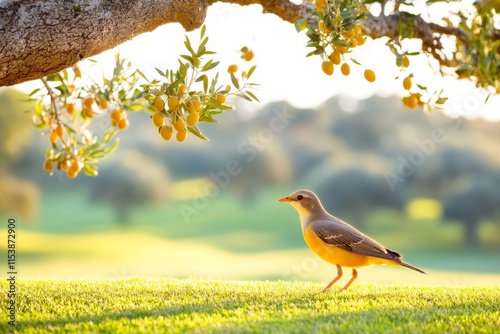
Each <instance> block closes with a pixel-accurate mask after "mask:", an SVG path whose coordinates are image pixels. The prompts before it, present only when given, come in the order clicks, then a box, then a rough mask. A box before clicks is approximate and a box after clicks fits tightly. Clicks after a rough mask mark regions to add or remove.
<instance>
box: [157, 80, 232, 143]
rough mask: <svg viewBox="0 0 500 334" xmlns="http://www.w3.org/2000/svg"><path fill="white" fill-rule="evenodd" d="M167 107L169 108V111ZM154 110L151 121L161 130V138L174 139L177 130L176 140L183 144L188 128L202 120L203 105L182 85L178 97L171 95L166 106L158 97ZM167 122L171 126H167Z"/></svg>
mask: <svg viewBox="0 0 500 334" xmlns="http://www.w3.org/2000/svg"><path fill="white" fill-rule="evenodd" d="M221 96H222V95H221ZM222 97H224V96H222ZM225 101H226V100H225V97H224V102H225ZM165 106H167V108H168V109H167V110H166V109H165ZM153 109H154V110H155V111H154V113H153V115H152V116H151V119H152V120H153V124H154V125H155V126H156V127H157V128H158V129H159V133H160V135H161V137H162V138H163V139H165V140H170V139H172V137H173V136H174V129H175V130H176V131H177V134H176V135H175V139H177V141H178V142H183V141H184V140H185V139H186V136H187V128H186V126H195V125H196V124H197V123H198V121H199V120H200V112H201V111H202V103H201V100H200V97H199V96H198V95H189V88H188V86H186V85H184V84H181V85H180V86H179V87H178V89H177V95H171V96H169V97H168V98H167V103H166V105H165V101H164V100H163V99H162V98H161V97H157V98H156V100H155V101H154V102H153ZM184 116H185V117H184ZM165 120H167V121H168V123H169V124H167V125H165Z"/></svg>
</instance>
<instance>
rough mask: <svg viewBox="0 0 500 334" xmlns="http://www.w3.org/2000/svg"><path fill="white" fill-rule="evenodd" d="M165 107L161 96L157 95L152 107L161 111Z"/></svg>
mask: <svg viewBox="0 0 500 334" xmlns="http://www.w3.org/2000/svg"><path fill="white" fill-rule="evenodd" d="M164 108H165V101H163V99H162V98H161V97H157V98H156V100H155V102H154V103H153V109H155V110H156V111H163V109H164Z"/></svg>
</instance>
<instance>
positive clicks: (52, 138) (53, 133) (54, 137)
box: [49, 131, 59, 143]
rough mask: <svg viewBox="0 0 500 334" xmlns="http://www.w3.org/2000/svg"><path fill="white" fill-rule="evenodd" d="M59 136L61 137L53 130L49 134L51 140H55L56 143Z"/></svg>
mask: <svg viewBox="0 0 500 334" xmlns="http://www.w3.org/2000/svg"><path fill="white" fill-rule="evenodd" d="M57 138H59V135H58V134H57V132H56V131H52V132H51V133H50V136H49V139H50V141H51V142H53V143H55V142H56V140H57Z"/></svg>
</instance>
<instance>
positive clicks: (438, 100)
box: [436, 97, 448, 104]
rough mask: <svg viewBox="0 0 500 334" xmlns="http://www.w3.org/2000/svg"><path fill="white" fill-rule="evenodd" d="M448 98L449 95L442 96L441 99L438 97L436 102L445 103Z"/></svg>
mask: <svg viewBox="0 0 500 334" xmlns="http://www.w3.org/2000/svg"><path fill="white" fill-rule="evenodd" d="M447 100H448V98H447V97H440V98H439V99H437V101H436V104H444V103H445V102H446V101H447Z"/></svg>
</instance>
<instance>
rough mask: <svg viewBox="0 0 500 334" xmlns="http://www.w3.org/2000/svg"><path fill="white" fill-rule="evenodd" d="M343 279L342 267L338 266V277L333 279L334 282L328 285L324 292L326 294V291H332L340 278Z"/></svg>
mask: <svg viewBox="0 0 500 334" xmlns="http://www.w3.org/2000/svg"><path fill="white" fill-rule="evenodd" d="M341 277H342V267H341V266H339V265H338V264H337V277H335V278H334V279H333V281H331V282H330V283H328V285H327V286H326V287H325V288H324V289H323V292H325V291H326V290H328V289H330V287H331V286H332V285H333V284H334V283H335V282H337V281H338V280H339V279H340V278H341Z"/></svg>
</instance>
